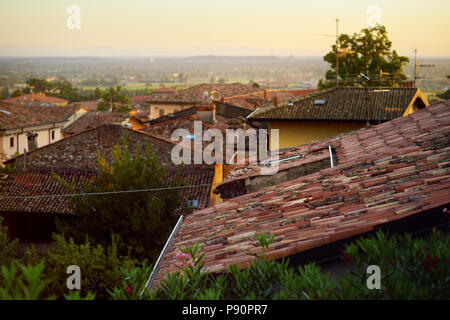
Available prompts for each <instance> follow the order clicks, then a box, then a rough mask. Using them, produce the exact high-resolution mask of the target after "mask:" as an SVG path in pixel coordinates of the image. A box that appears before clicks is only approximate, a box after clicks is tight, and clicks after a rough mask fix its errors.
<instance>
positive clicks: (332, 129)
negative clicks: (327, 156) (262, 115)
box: [269, 121, 365, 149]
mask: <svg viewBox="0 0 450 320" xmlns="http://www.w3.org/2000/svg"><path fill="white" fill-rule="evenodd" d="M364 126H365V123H364V122H343V121H342V122H340V121H292V122H291V121H289V122H288V121H271V122H270V123H269V129H279V130H280V131H279V137H280V142H279V144H280V145H279V148H280V149H281V148H288V147H295V146H298V145H302V144H305V143H309V142H312V141H316V140H320V139H324V138H330V137H334V136H337V135H339V134H342V133H346V132H351V131H355V130H358V129H361V128H362V127H364ZM269 134H270V133H269ZM269 140H270V139H269ZM269 148H270V149H272V146H271V145H269Z"/></svg>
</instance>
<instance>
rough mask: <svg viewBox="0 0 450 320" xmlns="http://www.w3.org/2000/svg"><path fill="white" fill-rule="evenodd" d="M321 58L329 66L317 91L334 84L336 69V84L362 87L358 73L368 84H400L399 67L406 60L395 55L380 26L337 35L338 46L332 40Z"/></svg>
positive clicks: (401, 77)
mask: <svg viewBox="0 0 450 320" xmlns="http://www.w3.org/2000/svg"><path fill="white" fill-rule="evenodd" d="M337 49H339V50H337ZM336 52H338V56H337V57H336ZM323 60H324V61H326V62H328V63H329V64H330V69H329V70H327V71H326V73H325V79H320V80H319V83H318V88H319V90H323V89H327V88H332V87H335V86H336V69H338V70H339V73H338V75H339V77H338V78H339V86H347V87H348V86H350V87H354V86H364V82H365V79H364V78H363V77H362V76H361V75H360V73H363V74H365V75H367V76H368V77H369V78H370V80H369V81H367V85H368V86H380V85H381V86H384V87H394V86H401V84H402V82H403V80H406V78H407V77H406V75H405V74H404V73H403V67H404V66H406V64H407V63H408V62H409V59H408V57H405V56H399V55H398V53H397V51H395V50H393V49H392V42H391V41H390V40H389V39H388V35H387V31H386V27H384V26H376V27H373V28H365V29H362V30H361V32H360V33H354V34H353V35H347V34H341V35H340V36H339V38H338V48H336V43H335V44H334V45H333V46H332V50H331V51H330V52H328V53H327V54H326V55H325V56H324V57H323ZM336 61H339V68H336V66H337V63H336Z"/></svg>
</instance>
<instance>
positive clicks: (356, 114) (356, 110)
mask: <svg viewBox="0 0 450 320" xmlns="http://www.w3.org/2000/svg"><path fill="white" fill-rule="evenodd" d="M417 90H418V89H417V88H389V89H381V90H379V89H374V88H370V89H368V90H367V92H368V93H367V95H366V90H365V89H364V88H343V87H342V88H337V89H336V88H333V89H329V90H324V91H320V92H317V93H313V94H309V95H306V96H303V97H300V98H297V99H293V100H292V102H293V105H292V106H289V105H288V104H287V103H283V104H282V105H279V106H278V107H275V106H270V107H266V108H261V109H259V110H257V111H255V112H254V113H253V114H251V115H250V116H249V119H250V120H347V121H350V120H356V121H364V120H368V119H369V120H380V121H388V120H392V119H395V118H398V117H401V116H402V115H403V113H404V112H405V111H406V109H407V107H408V106H409V104H410V102H411V100H412V99H413V97H414V95H415V94H416V92H417ZM366 97H367V100H366ZM321 103H322V104H321ZM424 103H425V102H424ZM424 106H425V105H424Z"/></svg>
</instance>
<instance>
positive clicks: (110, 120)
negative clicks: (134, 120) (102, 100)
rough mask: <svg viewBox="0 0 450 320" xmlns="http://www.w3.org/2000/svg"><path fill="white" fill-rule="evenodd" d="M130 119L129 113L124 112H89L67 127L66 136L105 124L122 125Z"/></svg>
mask: <svg viewBox="0 0 450 320" xmlns="http://www.w3.org/2000/svg"><path fill="white" fill-rule="evenodd" d="M127 118H128V113H122V112H100V113H98V114H97V112H87V113H85V114H83V115H82V116H81V117H80V118H78V119H77V120H76V121H74V122H73V123H71V124H70V125H68V126H67V127H65V128H64V129H63V130H62V132H63V133H64V134H70V135H72V134H76V133H80V132H83V131H86V130H89V129H93V128H97V127H98V126H99V125H100V126H101V125H104V124H121V123H122V122H123V121H125V120H126V119H127Z"/></svg>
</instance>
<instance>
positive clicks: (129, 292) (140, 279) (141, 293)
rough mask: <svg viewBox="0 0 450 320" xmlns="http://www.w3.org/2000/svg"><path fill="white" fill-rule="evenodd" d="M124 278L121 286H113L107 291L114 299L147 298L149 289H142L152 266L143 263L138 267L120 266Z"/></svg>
mask: <svg viewBox="0 0 450 320" xmlns="http://www.w3.org/2000/svg"><path fill="white" fill-rule="evenodd" d="M120 270H121V272H122V275H123V277H124V280H123V281H122V286H121V287H114V288H113V289H112V290H111V291H109V290H108V292H109V293H110V294H111V296H112V298H113V299H114V300H140V299H146V298H149V293H150V291H148V290H144V289H145V285H146V283H147V279H148V277H149V276H150V274H151V272H152V266H147V265H146V264H145V263H143V264H142V266H140V267H138V268H131V269H130V268H120Z"/></svg>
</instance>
